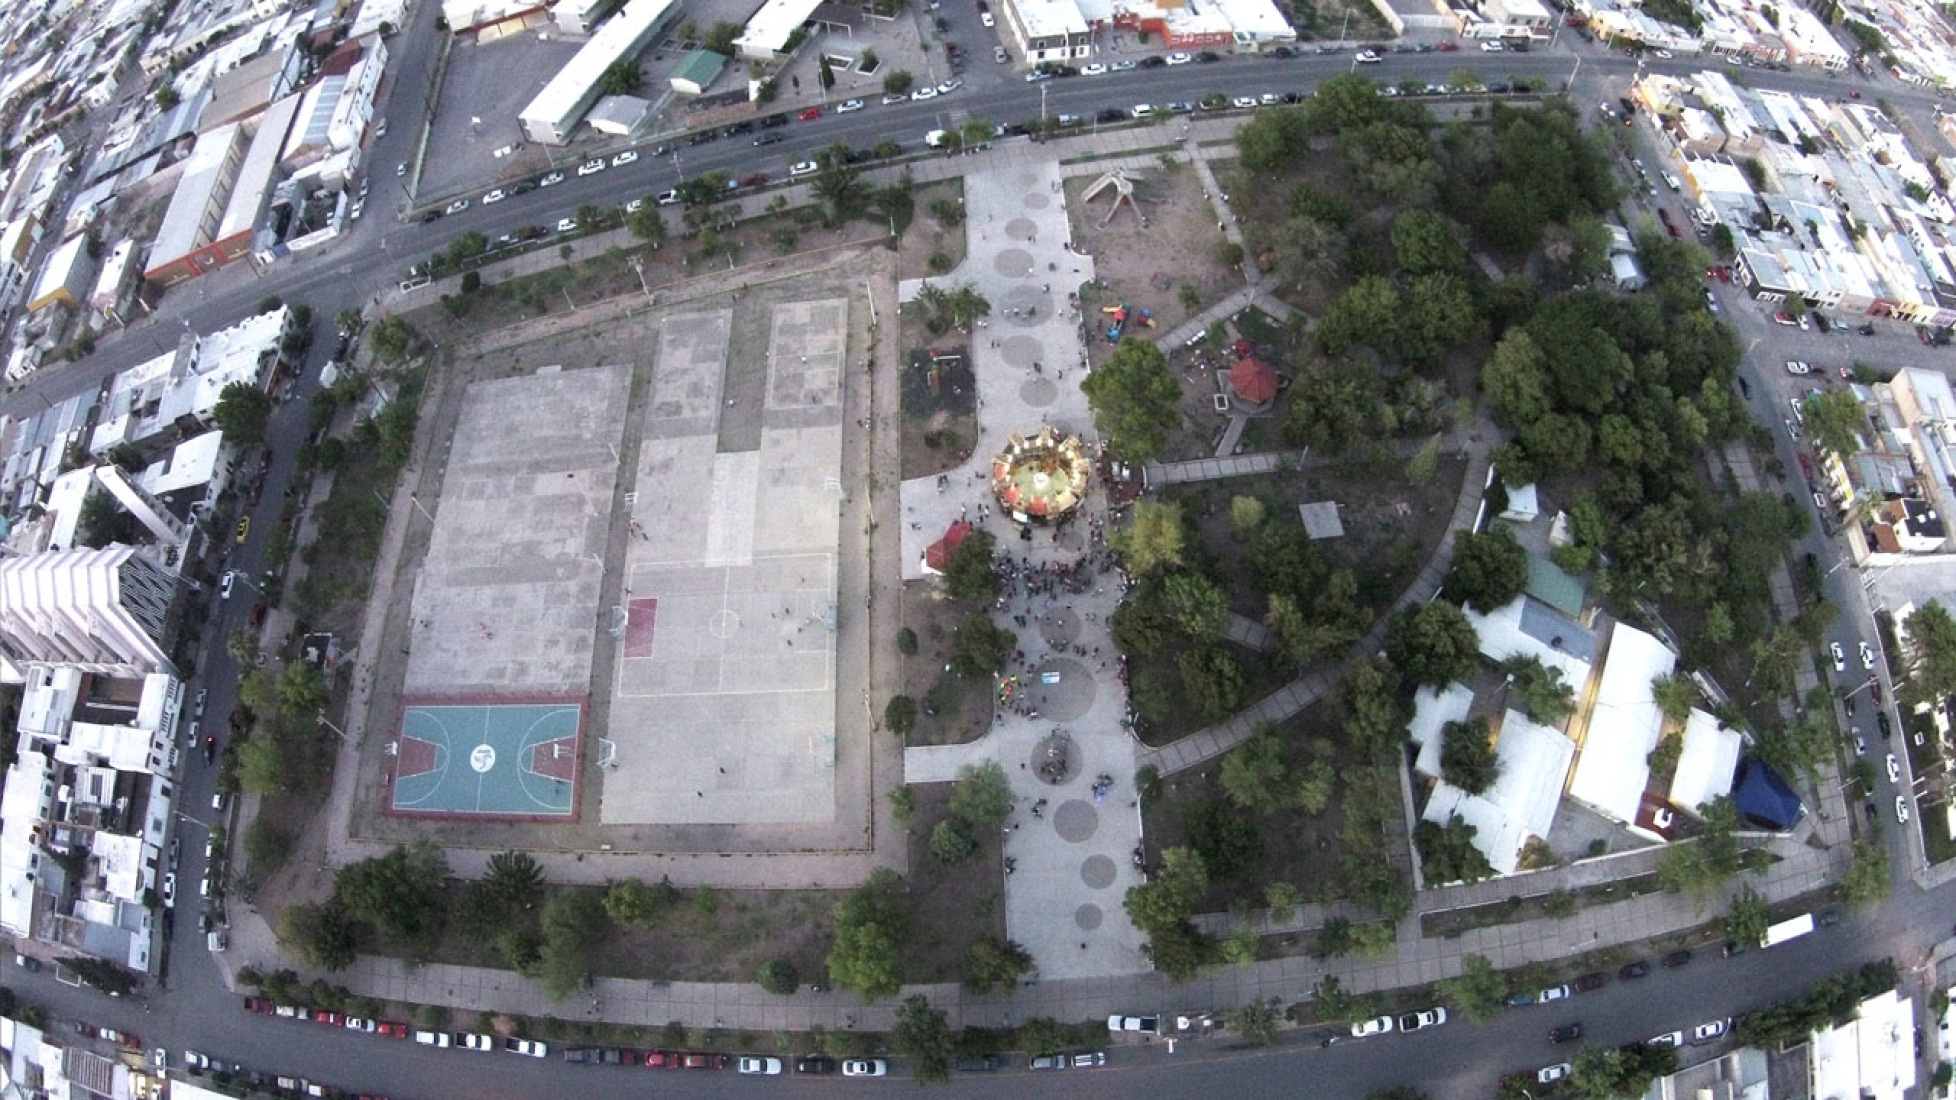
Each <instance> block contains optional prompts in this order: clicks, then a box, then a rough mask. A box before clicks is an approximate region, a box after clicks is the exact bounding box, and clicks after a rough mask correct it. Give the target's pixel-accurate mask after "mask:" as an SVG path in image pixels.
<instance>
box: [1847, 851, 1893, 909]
mask: <svg viewBox="0 0 1956 1100" xmlns="http://www.w3.org/2000/svg"><path fill="white" fill-rule="evenodd" d="M1889 882H1890V880H1889V877H1888V851H1887V849H1885V848H1883V847H1882V846H1881V845H1879V844H1875V843H1872V842H1869V841H1865V840H1863V841H1858V842H1856V843H1855V845H1854V857H1853V858H1852V859H1851V860H1849V861H1848V864H1847V871H1846V872H1845V873H1844V874H1842V875H1841V893H1842V895H1843V896H1844V897H1845V898H1846V899H1847V903H1848V904H1849V905H1852V906H1854V907H1855V908H1856V909H1871V908H1874V907H1875V906H1878V905H1880V904H1881V903H1882V902H1884V901H1887V900H1888V889H1889Z"/></svg>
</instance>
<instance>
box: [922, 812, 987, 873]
mask: <svg viewBox="0 0 1956 1100" xmlns="http://www.w3.org/2000/svg"><path fill="white" fill-rule="evenodd" d="M929 847H930V854H931V855H933V856H936V857H937V859H938V861H939V862H941V863H950V864H958V863H963V862H964V861H965V860H967V859H970V858H971V857H972V856H973V855H974V854H975V853H976V852H977V851H978V841H977V839H976V838H974V837H973V836H972V835H971V827H970V826H969V825H966V824H965V823H964V822H962V821H959V820H958V819H957V818H954V817H952V818H945V819H944V820H943V821H940V822H938V823H937V824H936V825H933V826H931V830H930V842H929Z"/></svg>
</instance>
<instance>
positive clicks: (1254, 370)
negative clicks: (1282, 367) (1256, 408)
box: [1229, 356, 1277, 404]
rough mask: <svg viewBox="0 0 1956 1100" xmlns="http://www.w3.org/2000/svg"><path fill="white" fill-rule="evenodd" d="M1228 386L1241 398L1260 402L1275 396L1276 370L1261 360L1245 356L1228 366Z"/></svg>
mask: <svg viewBox="0 0 1956 1100" xmlns="http://www.w3.org/2000/svg"><path fill="white" fill-rule="evenodd" d="M1229 388H1230V389H1233V390H1235V391H1236V396H1238V397H1240V398H1242V399H1243V400H1245V401H1254V402H1257V403H1259V404H1260V403H1262V402H1265V401H1268V400H1270V399H1271V398H1273V397H1275V396H1277V372H1276V370H1274V369H1273V368H1272V367H1271V366H1270V364H1268V363H1266V362H1264V361H1263V360H1261V359H1258V358H1256V357H1255V356H1246V357H1244V358H1242V359H1238V360H1237V361H1236V364H1235V365H1234V366H1232V367H1230V368H1229Z"/></svg>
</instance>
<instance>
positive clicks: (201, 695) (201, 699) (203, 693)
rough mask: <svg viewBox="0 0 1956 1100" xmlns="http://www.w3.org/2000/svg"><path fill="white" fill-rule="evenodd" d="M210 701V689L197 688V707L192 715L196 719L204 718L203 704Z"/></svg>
mask: <svg viewBox="0 0 1956 1100" xmlns="http://www.w3.org/2000/svg"><path fill="white" fill-rule="evenodd" d="M210 701H211V689H209V688H198V689H197V706H196V709H195V710H194V711H192V713H193V714H194V715H195V716H196V717H198V718H202V717H203V716H204V704H205V703H208V702H210Z"/></svg>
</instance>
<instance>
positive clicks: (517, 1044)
mask: <svg viewBox="0 0 1956 1100" xmlns="http://www.w3.org/2000/svg"><path fill="white" fill-rule="evenodd" d="M503 1049H504V1050H506V1051H509V1052H510V1053H511V1054H521V1055H522V1056H523V1057H525V1058H541V1057H543V1056H544V1055H546V1054H549V1053H550V1048H549V1047H548V1046H546V1045H544V1044H543V1043H540V1042H537V1041H536V1040H535V1039H518V1038H515V1037H511V1038H508V1039H504V1040H503Z"/></svg>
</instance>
